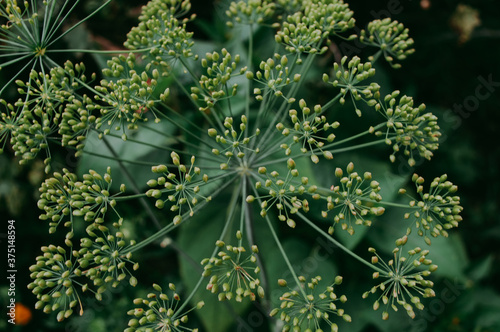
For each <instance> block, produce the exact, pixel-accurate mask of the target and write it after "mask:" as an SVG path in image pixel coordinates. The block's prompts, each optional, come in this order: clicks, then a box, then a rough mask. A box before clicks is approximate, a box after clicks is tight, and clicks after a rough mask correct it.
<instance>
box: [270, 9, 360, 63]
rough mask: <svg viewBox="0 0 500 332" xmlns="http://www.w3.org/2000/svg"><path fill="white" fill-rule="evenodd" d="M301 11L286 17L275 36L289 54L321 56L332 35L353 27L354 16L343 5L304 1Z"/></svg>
mask: <svg viewBox="0 0 500 332" xmlns="http://www.w3.org/2000/svg"><path fill="white" fill-rule="evenodd" d="M302 7H303V11H299V12H294V13H293V14H291V15H288V16H287V18H286V20H285V21H284V22H283V23H282V26H281V29H280V30H279V31H278V32H277V33H276V36H275V40H276V42H277V43H280V44H283V45H284V46H285V48H286V50H287V51H288V52H290V53H297V54H301V53H312V54H314V53H319V54H322V53H324V52H326V51H327V49H328V47H327V46H322V43H323V42H325V41H328V37H329V36H330V35H332V34H337V33H340V32H344V31H346V30H348V29H350V28H353V27H354V23H355V21H354V19H353V18H352V15H353V12H352V11H351V10H350V9H349V7H348V5H347V4H344V3H343V2H342V1H336V2H334V3H327V2H326V1H304V2H303V4H302ZM300 62H301V60H300V59H299V63H300Z"/></svg>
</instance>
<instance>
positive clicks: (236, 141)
mask: <svg viewBox="0 0 500 332" xmlns="http://www.w3.org/2000/svg"><path fill="white" fill-rule="evenodd" d="M233 123H234V122H233V118H232V117H226V119H225V120H224V127H225V128H226V130H224V135H219V134H218V132H217V130H216V129H214V128H210V129H209V130H208V135H209V136H210V137H214V138H215V141H216V142H217V143H218V144H220V145H221V146H222V147H223V148H222V149H220V150H219V149H216V148H214V149H212V153H213V154H214V155H216V156H219V155H222V156H224V157H226V158H227V159H226V161H225V162H223V163H221V164H220V168H221V169H227V168H228V167H229V162H230V161H231V158H232V157H234V156H236V157H238V158H240V159H241V158H243V157H245V155H246V152H248V151H250V152H253V153H259V152H260V149H259V148H256V149H252V148H251V147H249V144H248V143H250V140H251V139H252V138H254V137H257V136H258V135H259V134H260V129H258V128H257V129H256V130H255V134H254V135H252V136H250V137H245V133H246V131H247V126H248V119H247V117H246V116H245V115H242V116H241V123H240V128H239V131H240V132H239V133H238V132H237V131H236V129H235V128H234V126H233Z"/></svg>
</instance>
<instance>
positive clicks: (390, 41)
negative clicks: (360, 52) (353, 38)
mask: <svg viewBox="0 0 500 332" xmlns="http://www.w3.org/2000/svg"><path fill="white" fill-rule="evenodd" d="M408 31H409V30H408V28H405V27H404V25H403V24H402V23H399V22H398V21H393V20H392V19H391V18H389V17H388V18H385V19H383V20H374V21H372V22H370V23H368V27H367V30H366V31H365V30H361V35H360V37H359V40H360V41H361V42H362V43H364V44H366V45H370V46H375V47H377V48H380V51H381V52H382V53H383V54H384V58H385V60H386V61H387V62H389V63H390V64H391V66H392V67H394V68H399V67H401V65H400V64H398V63H394V60H400V61H401V60H404V59H406V57H407V56H408V55H410V54H413V52H415V49H414V48H412V46H413V39H412V38H410V37H409V36H408Z"/></svg>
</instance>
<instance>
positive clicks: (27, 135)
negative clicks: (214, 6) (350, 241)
mask: <svg viewBox="0 0 500 332" xmlns="http://www.w3.org/2000/svg"><path fill="white" fill-rule="evenodd" d="M109 2H110V1H106V2H104V3H103V4H102V6H100V7H99V8H98V9H97V10H96V11H95V12H93V13H92V14H91V15H90V16H92V15H93V14H95V13H96V12H97V11H98V10H99V9H101V8H103V7H104V6H106V5H107V4H108V3H109ZM77 3H78V1H76V2H70V1H63V2H58V1H54V0H53V1H51V0H46V1H43V2H42V3H41V2H38V1H24V2H22V3H21V2H19V1H14V0H7V1H2V2H1V5H0V9H1V10H0V12H1V15H2V18H3V24H2V26H1V30H0V31H1V32H0V37H1V40H2V43H1V46H0V51H1V55H0V59H1V65H0V67H2V68H4V67H7V66H12V65H16V66H19V67H20V68H21V70H20V71H19V76H18V77H13V78H12V79H10V81H9V82H8V84H7V85H6V86H5V87H4V88H3V89H2V92H3V91H4V90H5V89H6V87H8V86H9V85H12V84H15V85H17V87H18V93H19V99H18V100H17V101H14V102H7V101H5V100H2V101H1V102H2V105H3V109H2V117H1V121H0V139H1V144H2V148H5V146H6V145H7V144H9V146H10V148H12V149H13V151H14V152H15V155H16V156H18V158H19V160H20V162H21V163H24V162H26V161H29V160H32V159H34V158H37V156H38V155H39V154H40V153H45V155H46V158H45V164H46V172H47V174H48V176H49V177H48V178H47V179H46V180H45V181H44V183H43V184H42V185H41V187H40V193H41V195H40V199H39V201H38V208H39V209H40V210H41V211H42V212H41V214H40V219H42V220H45V221H47V223H48V230H49V233H51V234H52V233H56V234H61V233H62V234H65V241H64V244H61V245H59V246H55V245H53V244H49V245H47V246H45V247H43V248H42V254H41V255H40V256H39V257H37V258H36V263H35V264H34V265H33V266H31V268H30V271H31V278H32V279H33V281H32V283H30V284H29V286H28V288H30V289H31V290H32V292H33V294H34V295H35V296H36V297H37V299H38V302H37V303H36V307H37V308H38V309H42V310H43V311H44V312H47V313H50V312H56V313H57V320H59V321H62V320H64V319H66V318H68V317H70V316H71V315H74V314H75V313H80V314H82V313H83V312H84V311H85V307H84V304H83V301H82V297H86V296H93V297H95V298H96V299H98V300H100V299H102V294H103V293H105V292H107V291H109V287H117V285H118V284H119V283H122V282H128V283H129V284H130V285H131V286H136V285H138V284H139V283H141V280H140V279H138V278H137V277H136V271H137V270H138V269H139V270H140V269H141V267H140V261H141V259H140V255H141V254H140V253H141V251H145V250H149V249H150V248H151V245H152V244H153V243H157V242H158V241H159V240H161V239H163V238H164V237H165V236H169V235H170V234H171V233H172V232H173V231H174V230H176V229H177V228H180V229H182V228H183V227H185V225H188V224H189V223H199V224H198V225H196V229H198V230H199V231H200V232H204V224H203V222H205V221H204V220H203V216H204V211H205V209H208V208H209V207H210V206H215V208H216V209H219V213H218V214H217V215H216V217H215V218H213V219H214V220H211V222H213V223H216V224H217V225H218V227H219V232H218V235H217V236H215V237H213V238H207V239H206V241H208V242H210V243H214V245H213V248H212V250H211V251H210V252H202V253H200V255H201V256H202V257H204V259H203V260H201V261H200V262H199V263H197V264H195V265H196V266H195V267H192V272H191V273H197V274H198V281H197V282H196V284H195V286H194V287H191V289H187V290H186V289H185V287H184V288H183V289H184V291H185V292H186V294H185V297H184V295H183V296H182V297H181V295H179V293H177V292H176V287H175V285H173V284H172V283H169V284H168V285H163V287H162V286H160V285H158V284H154V285H153V288H154V292H152V293H149V294H146V295H145V298H143V297H141V298H137V299H135V300H134V301H133V304H132V303H131V306H133V305H135V308H134V309H131V310H130V311H129V312H128V315H130V316H131V318H130V320H129V323H128V327H123V328H124V329H125V331H197V330H198V329H197V328H195V327H193V326H191V325H189V324H190V323H189V322H188V319H187V313H189V312H190V311H191V310H192V309H197V311H198V310H204V308H206V304H205V302H204V301H198V300H195V299H199V298H200V295H199V294H200V293H202V292H206V294H205V295H203V296H213V297H214V298H215V299H216V300H219V301H227V302H229V303H230V304H229V305H232V303H233V302H242V303H246V305H248V303H250V302H252V301H260V302H261V303H262V305H263V306H264V308H265V310H266V311H267V312H268V313H269V319H270V323H271V324H272V325H273V326H275V327H277V328H279V329H281V330H283V331H290V330H293V331H325V330H329V331H337V330H338V323H339V321H345V322H351V320H356V319H357V315H356V312H355V311H351V312H346V311H345V310H344V308H343V306H344V305H345V304H346V302H347V303H348V301H349V297H350V294H349V291H348V289H343V288H342V281H343V278H342V277H341V276H335V275H318V276H302V275H299V273H298V271H296V267H295V266H296V265H295V264H294V262H293V261H292V260H291V259H290V257H289V253H288V252H287V250H286V248H285V246H283V244H282V241H283V238H282V237H283V235H281V233H283V234H291V233H292V234H293V231H295V230H294V228H300V229H301V230H303V229H309V231H310V232H312V233H313V234H315V235H316V236H319V237H321V238H324V239H326V241H329V242H331V243H332V244H333V245H334V246H335V247H337V248H338V249H339V252H343V254H345V255H346V257H349V258H350V259H353V264H359V265H360V266H361V267H363V269H365V270H366V273H367V275H370V274H371V276H372V278H373V279H375V281H374V282H373V287H372V288H371V289H369V290H368V291H367V292H365V293H364V294H363V298H367V297H370V296H371V294H372V293H373V294H377V295H375V296H374V298H376V299H375V302H374V304H373V309H374V310H377V309H379V308H380V307H382V308H383V309H382V318H383V319H388V317H389V312H390V311H391V310H394V311H397V310H398V308H401V309H404V310H405V311H406V312H407V313H408V315H409V316H410V317H411V318H413V317H415V314H416V313H415V310H414V309H420V310H422V309H423V308H424V306H425V300H423V299H424V298H427V297H432V296H434V295H435V292H434V290H433V289H432V288H433V282H432V281H430V280H429V278H428V277H429V275H431V273H432V272H434V271H436V269H437V266H436V265H435V264H433V263H432V261H431V260H430V259H429V258H427V256H428V254H429V252H432V246H431V238H435V237H439V236H442V237H447V236H448V230H449V229H451V228H454V227H457V226H458V224H459V222H460V221H461V217H460V213H461V211H462V207H461V206H460V198H459V197H458V196H456V192H457V187H456V186H455V185H453V183H451V182H450V181H449V180H448V179H447V176H446V175H442V176H439V177H436V178H435V179H434V180H433V181H432V182H431V183H430V186H429V187H427V186H425V185H424V179H423V178H422V177H420V176H418V175H416V174H415V175H413V176H412V177H411V181H412V182H414V183H415V186H416V190H412V189H411V188H408V189H405V188H401V189H400V190H399V194H401V195H402V198H401V199H394V198H393V197H388V198H386V197H384V196H383V195H381V192H382V189H383V188H382V186H383V185H382V182H381V181H380V182H379V181H378V180H377V176H376V175H377V174H372V173H371V172H369V171H363V172H361V171H357V170H356V167H358V165H356V167H355V165H354V163H352V162H349V163H347V164H344V165H342V164H337V161H336V159H337V156H339V155H341V154H342V153H346V152H349V151H355V150H356V151H358V150H359V151H360V152H359V153H360V154H362V153H363V152H362V151H363V150H362V149H366V148H372V147H375V146H379V145H380V146H384V145H386V146H387V148H386V150H388V153H387V162H388V163H390V162H395V161H396V160H398V161H401V159H404V160H405V162H406V163H408V164H409V166H413V165H415V160H416V158H425V159H428V160H430V159H431V157H432V156H433V152H434V151H435V150H436V149H437V148H438V143H439V136H440V131H439V126H438V124H437V117H436V116H435V115H433V114H432V113H430V112H426V110H425V105H424V104H420V105H417V104H416V103H415V101H414V100H413V98H412V97H410V96H406V95H402V94H401V93H400V92H399V91H393V92H391V93H389V94H386V95H383V94H382V93H381V89H382V87H381V86H380V85H379V84H378V83H377V75H376V70H375V68H374V63H375V62H376V61H384V60H385V61H387V62H388V63H389V64H390V65H391V66H392V67H395V68H398V67H400V66H401V62H402V61H403V60H404V59H405V58H406V57H407V56H408V55H410V54H412V53H413V52H414V49H413V48H412V45H413V41H412V39H411V38H410V37H409V35H408V29H406V28H404V26H403V24H401V23H399V22H396V21H393V20H391V19H384V20H375V21H373V22H371V23H370V24H369V25H368V27H367V29H366V30H362V31H361V33H360V35H359V36H357V35H354V34H352V28H353V27H354V25H355V19H354V13H353V12H352V11H351V10H350V9H349V6H348V4H347V3H344V2H343V1H341V0H307V1H294V0H276V1H266V0H248V1H237V2H231V3H230V4H229V6H228V8H227V10H226V11H225V14H226V19H227V27H228V29H236V30H234V31H235V32H234V33H233V36H234V37H235V38H238V37H237V36H244V39H245V41H246V42H245V43H236V42H229V41H228V42H227V45H225V47H222V48H220V49H218V50H211V51H210V52H206V53H204V54H198V53H197V52H198V50H200V48H198V47H197V41H196V39H195V37H196V36H194V35H193V33H192V32H190V31H189V24H190V23H191V22H192V21H194V20H195V19H196V15H195V14H192V13H191V12H190V10H191V4H190V2H189V1H188V0H184V1H181V0H151V1H150V2H149V3H148V4H147V5H146V6H144V7H143V9H142V14H141V16H140V17H139V24H138V25H137V26H136V27H134V28H133V29H132V30H131V31H130V32H129V34H128V35H127V40H126V42H125V43H124V46H125V47H126V50H125V49H124V50H123V52H122V54H120V55H117V56H114V57H112V58H110V59H109V60H108V61H107V65H106V67H105V68H103V70H102V79H101V80H100V81H97V75H95V74H92V73H90V74H89V73H86V70H85V64H84V63H72V62H70V61H67V62H66V63H63V64H58V63H56V62H55V61H54V60H52V59H51V55H52V54H53V53H58V52H59V53H63V52H89V53H95V54H98V53H102V52H100V51H95V50H71V49H65V50H56V49H53V48H52V46H53V45H54V43H55V42H56V41H58V40H59V39H60V38H61V37H63V36H64V35H66V34H69V33H71V31H72V30H73V29H74V28H75V27H76V26H78V25H79V24H81V23H82V22H84V21H85V20H86V19H88V18H86V19H84V20H83V21H82V22H80V23H78V24H77V25H75V26H73V27H72V28H70V29H68V30H66V31H65V32H63V33H62V34H58V33H60V27H61V25H62V23H63V22H64V20H65V19H66V18H67V17H68V15H70V13H71V11H72V10H73V9H74V8H75V6H76V4H77ZM90 16H89V17H90ZM262 31H264V32H265V33H261V32H262ZM257 33H260V34H259V36H261V37H262V36H271V38H272V36H273V35H274V41H273V40H272V39H271V43H272V45H273V46H272V48H271V49H267V50H265V51H263V50H262V49H259V48H258V47H256V46H258V43H263V42H262V41H261V40H257V39H256V35H257ZM354 39H359V41H360V42H362V43H365V44H366V45H368V46H371V47H374V50H375V51H374V54H373V56H370V57H368V58H367V59H365V60H362V59H360V58H359V57H357V56H354V57H352V58H348V57H342V58H341V60H340V61H339V62H333V63H331V65H329V66H328V67H326V68H325V67H321V66H320V65H319V62H318V61H319V60H320V59H329V58H328V57H327V56H326V55H327V54H328V52H330V51H329V45H330V44H331V43H333V42H338V41H343V42H350V41H352V40H354ZM235 45H236V46H235ZM265 45H270V42H269V41H267V42H266V44H265ZM232 48H235V50H233V49H232ZM104 53H106V52H104ZM115 53H116V52H115ZM362 61H363V62H362ZM25 73H28V75H27V76H26V77H27V79H24V80H21V79H20V78H22V77H24V76H23V74H25ZM313 76H314V77H313ZM311 80H314V81H316V83H318V82H319V83H318V84H321V85H322V86H323V88H324V89H326V90H325V91H328V95H327V96H321V98H319V96H316V97H317V98H316V99H314V98H310V97H307V96H306V95H305V94H304V93H303V90H304V88H305V87H306V83H307V82H308V81H311ZM313 97H314V96H313ZM340 112H343V113H346V112H347V114H349V115H350V116H351V120H350V121H351V122H349V123H341V122H340V121H338V119H337V116H338V114H339V113H340ZM366 113H369V114H368V115H366ZM360 117H368V119H369V120H370V121H373V123H372V124H371V125H368V126H367V127H366V128H360V125H357V124H356V123H357V121H359V118H360ZM165 123H166V124H167V125H168V126H169V128H171V129H169V130H165V127H161V125H162V124H165ZM360 123H364V122H360ZM342 127H345V128H346V129H347V130H348V132H349V133H350V134H349V135H345V131H340V130H339V128H342ZM145 132H146V133H147V132H151V133H154V134H155V135H157V137H161V138H162V139H161V141H160V140H159V141H158V142H155V141H148V140H144V139H141V137H143V136H141V133H145ZM91 138H93V139H94V140H99V142H101V143H100V144H102V146H105V147H106V151H108V152H109V154H106V153H100V152H99V151H97V152H96V151H95V149H92V148H88V147H86V143H87V141H88V140H90V139H91ZM115 138H117V139H121V140H123V144H132V145H133V146H135V147H136V148H137V149H141V148H144V149H149V150H150V151H155V153H154V157H153V159H154V158H158V160H157V161H155V160H153V159H151V158H149V159H147V160H132V159H126V158H124V157H123V156H120V154H119V153H118V152H117V151H116V150H115V149H114V147H113V144H112V142H116V141H112V140H111V139H115ZM57 145H59V146H62V147H65V148H67V149H69V150H72V151H74V152H75V154H76V156H77V157H80V158H82V160H84V159H85V158H88V157H89V156H92V157H93V158H102V159H103V160H105V161H109V163H110V165H115V166H117V167H115V168H116V169H111V167H108V168H107V169H106V170H105V171H104V172H102V171H101V172H98V171H95V170H87V171H86V172H84V173H85V174H82V175H80V176H78V175H77V174H75V173H73V171H72V170H68V169H66V168H64V169H60V170H59V169H58V170H56V172H54V173H52V169H51V154H50V149H51V147H53V146H57ZM149 150H148V151H149ZM164 156H168V157H167V158H165V157H164ZM396 156H402V158H397V157H396ZM320 165H324V167H323V168H317V167H319V166H320ZM132 166H136V167H141V168H140V169H141V174H146V176H147V178H148V179H149V180H148V181H145V183H138V182H137V181H135V179H134V178H135V177H134V175H136V174H131V171H130V170H128V168H130V167H132ZM362 168H363V169H366V168H368V169H369V168H370V165H362ZM325 169H328V171H327V172H328V174H330V175H331V176H330V175H328V176H326V175H325V176H322V175H321V174H320V175H318V172H321V171H320V170H322V171H324V170H325ZM116 173H121V174H123V176H122V178H123V179H126V181H127V182H128V184H129V186H128V187H130V188H127V186H125V184H118V186H117V185H116V180H113V175H114V174H116ZM388 189H389V191H390V190H393V189H394V188H388ZM396 190H397V189H396ZM393 191H394V190H393ZM389 196H390V195H389ZM408 197H409V198H408ZM132 200H138V201H140V203H141V204H142V205H141V206H143V208H144V210H145V211H146V213H147V214H148V215H149V217H150V219H151V225H153V226H152V227H154V226H156V227H158V228H159V230H158V231H157V232H156V233H154V234H152V235H150V236H149V237H147V238H137V237H136V236H135V235H134V234H132V233H131V232H130V231H128V230H127V225H126V223H127V219H130V218H131V216H128V215H124V214H122V213H121V212H120V211H121V209H120V206H121V205H123V204H127V202H128V201H132ZM405 200H406V201H405ZM220 207H224V208H223V209H221V208H220ZM153 209H156V210H155V211H153ZM388 210H391V211H396V213H397V214H398V213H399V216H400V219H401V220H400V222H401V223H406V225H407V231H406V232H404V233H403V234H400V236H399V237H398V238H396V239H394V241H395V245H396V248H395V249H394V250H393V258H391V257H385V258H384V257H382V256H383V254H381V255H379V254H378V253H377V251H376V250H375V249H374V248H369V249H368V251H369V253H371V254H372V257H371V260H370V257H369V255H368V254H367V255H365V254H360V253H356V252H354V250H353V249H352V248H349V247H348V246H347V245H344V244H343V243H342V241H340V240H339V238H338V234H339V233H341V232H345V233H346V234H348V235H347V236H354V235H355V233H356V232H370V230H366V228H370V227H371V226H372V225H373V224H375V223H377V222H379V221H381V220H383V215H384V214H385V213H387V211H388ZM393 215H394V214H393ZM200 216H201V217H200ZM77 223H80V224H83V225H85V232H86V234H84V235H82V234H80V233H79V232H78V231H77V230H76V229H77V228H78V227H75V224H77ZM287 228H289V230H288V231H283V229H287ZM257 229H258V230H259V231H256V230H257ZM413 229H417V231H416V232H412V230H413ZM280 230H281V231H280ZM263 233H264V234H266V239H271V240H272V244H271V247H272V248H273V249H272V250H273V251H274V252H277V253H279V257H280V259H279V260H281V261H282V262H283V263H284V265H285V266H286V268H287V269H288V277H287V279H283V278H277V279H276V280H273V279H269V278H266V277H265V275H266V273H265V272H266V266H268V267H269V265H266V260H267V258H266V256H268V255H270V254H271V253H270V252H268V251H261V250H259V248H258V246H257V243H260V241H261V240H260V239H259V237H258V234H263ZM207 234H209V233H207ZM234 234H235V235H234ZM409 237H411V238H412V239H413V242H412V243H415V242H417V243H419V245H418V246H417V247H414V248H413V247H412V248H408V247H405V245H406V244H407V242H408V238H409ZM344 238H345V236H344ZM48 242H49V243H50V240H48ZM267 246H268V247H269V244H267ZM267 264H269V263H267ZM343 269H347V267H345V266H342V267H341V269H340V273H342V270H343ZM380 280H382V281H380ZM277 287H278V288H282V292H281V295H280V296H277V297H276V296H275V294H276V292H275V291H272V292H271V291H270V290H271V289H273V290H276V288H277ZM163 288H168V289H169V291H168V292H164V291H163ZM203 288H206V289H207V290H204V289H203ZM211 293H212V294H211ZM341 294H346V295H341ZM273 296H274V297H273ZM377 296H378V298H377ZM247 308H248V306H247ZM190 315H192V313H191V314H190Z"/></svg>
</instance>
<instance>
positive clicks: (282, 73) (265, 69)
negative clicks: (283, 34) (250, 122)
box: [246, 53, 300, 103]
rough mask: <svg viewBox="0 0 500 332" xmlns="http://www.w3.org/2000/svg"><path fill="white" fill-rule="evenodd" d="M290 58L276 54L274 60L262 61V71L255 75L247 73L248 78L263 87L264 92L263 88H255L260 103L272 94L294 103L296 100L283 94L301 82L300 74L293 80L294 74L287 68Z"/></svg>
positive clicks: (256, 97) (260, 66)
mask: <svg viewBox="0 0 500 332" xmlns="http://www.w3.org/2000/svg"><path fill="white" fill-rule="evenodd" d="M287 64H288V58H287V57H286V55H284V56H281V55H280V54H278V53H276V54H274V59H273V58H269V59H267V61H262V62H261V63H260V65H259V68H260V70H258V71H257V72H255V75H254V74H253V73H251V72H247V74H246V75H247V78H249V79H254V80H255V81H256V82H259V83H260V84H262V85H263V87H264V88H263V90H264V91H262V89H261V88H255V89H254V91H253V92H254V94H255V99H257V100H258V101H262V100H264V97H265V96H266V95H267V94H269V93H272V94H274V96H276V97H282V98H284V99H285V100H286V101H288V102H289V103H293V102H294V101H295V98H287V97H286V96H285V93H284V92H283V90H284V88H285V87H287V86H288V85H290V84H292V83H297V82H299V81H300V74H295V75H294V76H293V77H292V78H290V75H291V74H292V73H291V72H290V70H289V68H288V66H287Z"/></svg>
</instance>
